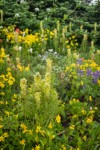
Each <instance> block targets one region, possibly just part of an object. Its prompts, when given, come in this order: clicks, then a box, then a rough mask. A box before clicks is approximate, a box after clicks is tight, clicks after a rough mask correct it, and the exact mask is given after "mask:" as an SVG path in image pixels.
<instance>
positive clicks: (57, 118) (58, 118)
mask: <svg viewBox="0 0 100 150" xmlns="http://www.w3.org/2000/svg"><path fill="white" fill-rule="evenodd" d="M56 122H57V123H60V122H61V117H60V115H57V117H56Z"/></svg>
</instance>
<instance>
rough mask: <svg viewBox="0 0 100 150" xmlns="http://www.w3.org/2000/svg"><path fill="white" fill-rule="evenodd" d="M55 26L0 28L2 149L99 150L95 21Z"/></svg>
mask: <svg viewBox="0 0 100 150" xmlns="http://www.w3.org/2000/svg"><path fill="white" fill-rule="evenodd" d="M22 4H23V5H25V4H24V1H21V5H22ZM41 7H42V3H41ZM35 11H36V14H37V15H38V17H39V14H38V13H39V11H40V10H39V8H38V7H35ZM49 11H50V10H49V9H48V13H49ZM1 14H2V13H1ZM19 15H20V14H19ZM1 16H2V15H1ZM16 17H19V16H18V15H17V14H16V16H15V18H16ZM1 19H2V18H1ZM65 19H66V15H65ZM1 21H2V20H1ZM49 21H50V20H49ZM55 24H56V25H55V26H54V27H53V28H50V27H49V26H47V22H46V20H41V21H40V22H39V27H38V29H34V28H33V29H32V28H31V29H30V28H28V27H27V26H26V28H22V26H21V27H18V26H16V24H13V23H12V24H11V25H2V26H0V150H100V45H99V44H100V43H99V44H98V39H99V38H98V33H99V24H96V23H93V24H92V25H93V29H92V30H91V31H88V30H86V29H85V28H84V26H83V25H79V26H77V27H75V28H74V23H73V22H71V21H70V22H69V23H68V24H61V22H60V20H59V19H58V20H56V21H55ZM21 25H22V24H21ZM99 42H100V41H99Z"/></svg>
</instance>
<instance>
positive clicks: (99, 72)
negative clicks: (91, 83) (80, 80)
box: [92, 71, 100, 79]
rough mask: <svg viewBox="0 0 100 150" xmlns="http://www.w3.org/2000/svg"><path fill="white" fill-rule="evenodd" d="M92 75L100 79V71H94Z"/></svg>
mask: <svg viewBox="0 0 100 150" xmlns="http://www.w3.org/2000/svg"><path fill="white" fill-rule="evenodd" d="M92 77H93V78H95V79H99V77H100V71H95V72H93V74H92Z"/></svg>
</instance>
